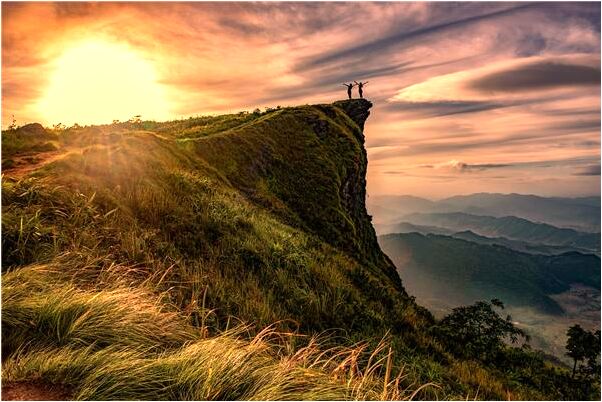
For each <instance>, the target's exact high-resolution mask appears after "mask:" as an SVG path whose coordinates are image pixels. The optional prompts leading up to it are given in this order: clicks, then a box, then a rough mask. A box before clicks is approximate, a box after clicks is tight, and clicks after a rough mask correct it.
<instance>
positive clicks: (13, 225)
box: [2, 105, 545, 400]
mask: <svg viewBox="0 0 602 402" xmlns="http://www.w3.org/2000/svg"><path fill="white" fill-rule="evenodd" d="M56 135H57V136H58V142H59V144H60V149H68V150H69V153H68V154H66V155H65V156H64V157H63V158H61V159H57V160H56V161H54V162H52V163H49V164H47V165H45V166H43V167H40V168H38V169H36V170H35V171H33V172H32V173H31V174H29V175H28V176H26V177H6V176H5V177H3V178H2V205H3V209H2V269H3V274H2V285H3V292H2V301H3V303H2V331H3V332H2V335H3V345H2V346H3V352H4V353H3V358H4V359H5V360H4V362H3V369H2V379H3V381H8V382H19V381H35V380H41V381H42V380H43V381H47V382H51V383H57V384H63V385H66V386H68V387H71V388H72V389H73V392H74V397H75V398H77V399H172V400H177V399H322V400H323V399H408V398H411V397H416V398H425V399H437V398H454V399H459V398H462V399H464V398H465V397H466V396H467V395H470V396H474V395H476V394H477V391H478V392H479V394H478V396H479V397H483V398H489V399H499V398H506V397H507V396H508V392H509V390H511V391H512V392H513V394H512V395H513V397H517V398H521V397H522V398H527V397H528V398H533V399H538V398H545V395H543V394H541V393H537V391H535V390H532V389H528V388H524V387H521V386H517V385H516V384H513V383H510V382H509V381H508V380H507V379H506V378H505V377H504V375H503V374H501V373H492V372H491V370H489V369H485V368H483V367H481V366H480V365H478V364H477V363H475V367H480V369H479V370H480V371H479V370H473V371H470V370H465V369H464V368H463V366H458V365H457V364H456V360H455V359H454V358H453V357H452V356H451V355H450V354H449V353H448V352H447V351H446V348H445V346H444V345H442V344H441V342H440V341H439V340H437V339H435V338H434V337H433V336H431V335H430V332H429V331H430V329H429V328H430V327H431V326H432V325H433V324H434V320H433V318H432V316H431V315H430V313H428V311H426V310H425V309H423V308H421V307H419V306H417V305H416V304H415V303H414V301H413V300H412V298H410V297H409V296H407V294H406V293H405V291H404V290H403V287H402V286H401V282H400V281H399V278H398V277H397V274H396V273H395V271H394V267H393V266H392V264H391V262H390V261H389V260H388V259H387V258H386V257H385V256H384V254H382V252H381V251H380V248H378V245H377V244H376V237H375V235H374V230H373V229H372V226H371V224H370V221H369V217H368V216H367V214H366V212H365V206H364V197H365V171H366V163H367V161H366V157H365V150H364V149H363V145H362V141H363V138H362V134H361V133H360V132H359V131H358V129H357V126H355V123H353V122H352V121H351V120H350V119H349V118H348V117H347V116H346V115H344V114H343V113H342V111H341V110H340V109H338V108H335V107H332V106H328V105H321V106H302V107H298V108H286V109H278V110H273V111H270V112H266V113H251V114H238V115H227V116H218V117H200V118H194V119H188V120H179V121H174V122H165V123H156V122H137V123H118V124H113V125H107V126H95V127H74V128H70V129H65V130H56ZM300 195H302V196H300ZM266 328H268V329H266ZM383 339H386V340H387V341H386V342H385V343H383V342H382V340H383ZM483 373H485V374H483ZM432 383H436V384H437V386H434V385H431V384H432ZM427 384H428V385H427Z"/></svg>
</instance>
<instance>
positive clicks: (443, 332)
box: [438, 299, 529, 360]
mask: <svg viewBox="0 0 602 402" xmlns="http://www.w3.org/2000/svg"><path fill="white" fill-rule="evenodd" d="M494 307H497V308H500V309H503V308H504V304H503V303H502V302H501V301H500V300H498V299H493V300H491V302H484V301H479V302H476V303H475V304H473V305H471V306H463V307H457V308H455V309H453V310H452V312H451V313H450V314H449V315H447V316H446V317H445V318H443V320H441V322H440V323H439V326H438V332H439V335H440V337H441V339H442V340H444V341H445V342H446V343H448V344H449V346H450V347H451V348H452V350H454V351H455V353H457V354H459V355H463V356H465V357H475V358H478V359H481V360H487V359H490V358H491V357H493V356H495V355H497V353H498V352H499V351H500V350H501V349H502V347H503V345H504V340H506V339H508V340H509V341H510V342H512V343H516V342H518V341H519V338H524V339H525V340H526V341H528V340H529V337H528V336H527V334H525V333H524V332H523V331H522V330H520V329H518V328H516V327H515V326H514V324H512V318H511V317H510V316H507V317H506V318H505V319H504V318H502V317H501V316H500V315H499V314H498V313H497V312H496V311H495V310H494Z"/></svg>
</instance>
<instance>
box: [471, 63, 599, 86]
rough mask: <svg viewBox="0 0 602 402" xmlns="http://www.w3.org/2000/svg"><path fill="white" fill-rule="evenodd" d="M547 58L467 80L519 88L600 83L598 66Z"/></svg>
mask: <svg viewBox="0 0 602 402" xmlns="http://www.w3.org/2000/svg"><path fill="white" fill-rule="evenodd" d="M599 62H600V59H598V65H597V66H588V65H580V64H569V63H566V64H565V63H561V62H555V61H547V60H537V61H535V62H532V63H528V64H523V65H518V66H513V67H510V68H507V69H505V70H502V71H499V72H494V73H491V74H487V75H485V76H484V77H480V78H477V79H475V80H472V81H470V82H469V83H468V87H469V88H471V89H475V90H477V91H482V92H487V91H501V92H520V91H531V90H533V89H548V88H557V87H566V86H572V87H574V86H581V85H586V86H588V85H590V86H591V85H600V67H599V64H600V63H599Z"/></svg>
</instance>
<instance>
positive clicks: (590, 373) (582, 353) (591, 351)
mask: <svg viewBox="0 0 602 402" xmlns="http://www.w3.org/2000/svg"><path fill="white" fill-rule="evenodd" d="M567 336H568V339H567V342H566V349H567V356H569V357H570V358H571V359H573V361H574V364H573V372H572V374H571V376H572V377H573V378H575V374H576V373H577V363H578V362H584V361H586V362H587V364H580V366H579V374H580V376H582V377H585V379H589V377H595V376H597V375H598V373H599V372H600V362H599V359H598V358H599V356H600V330H597V331H596V332H591V331H586V330H584V329H583V328H581V326H580V325H578V324H577V325H573V326H572V327H570V328H569V330H568V331H567Z"/></svg>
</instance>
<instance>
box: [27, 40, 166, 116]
mask: <svg viewBox="0 0 602 402" xmlns="http://www.w3.org/2000/svg"><path fill="white" fill-rule="evenodd" d="M53 64H54V66H55V69H54V72H53V73H52V74H51V75H50V79H49V86H48V88H47V89H46V91H44V94H43V96H42V98H41V99H40V100H39V102H38V103H37V109H38V111H39V113H40V114H41V115H42V116H43V117H44V118H45V120H46V121H47V122H48V123H51V124H56V123H63V124H67V125H71V124H73V123H78V124H102V123H110V122H112V121H113V120H116V119H117V120H121V121H124V120H127V119H129V118H131V117H133V116H135V115H141V116H142V118H143V119H150V120H164V119H166V118H167V117H168V116H169V111H168V102H167V99H166V96H165V89H164V87H163V86H162V85H161V84H159V83H158V82H157V74H156V72H155V68H154V66H153V64H152V63H151V62H149V61H147V60H145V59H144V58H143V57H142V56H141V55H140V54H138V53H137V52H136V51H134V50H132V49H131V48H130V47H128V46H126V45H122V44H116V43H110V42H104V41H87V42H82V43H79V44H77V45H75V46H73V47H70V48H68V49H67V50H65V52H64V53H63V54H62V55H61V56H59V57H58V58H57V59H56V60H55V61H54V63H53Z"/></svg>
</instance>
